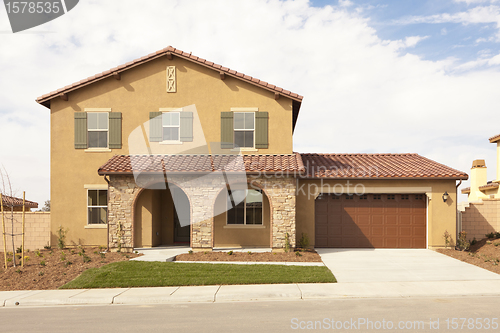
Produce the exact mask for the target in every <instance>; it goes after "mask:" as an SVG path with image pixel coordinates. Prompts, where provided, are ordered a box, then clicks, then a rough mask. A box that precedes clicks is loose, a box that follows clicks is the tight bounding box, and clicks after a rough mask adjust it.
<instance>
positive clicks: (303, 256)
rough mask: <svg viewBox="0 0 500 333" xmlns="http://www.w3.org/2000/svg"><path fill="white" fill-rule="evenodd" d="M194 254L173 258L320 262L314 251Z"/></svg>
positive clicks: (188, 259)
mask: <svg viewBox="0 0 500 333" xmlns="http://www.w3.org/2000/svg"><path fill="white" fill-rule="evenodd" d="M296 253H297V252H287V253H285V252H280V253H277V252H263V253H253V252H250V253H249V252H232V253H231V254H229V251H227V252H219V251H214V252H194V253H192V254H189V253H186V254H181V255H178V256H177V257H175V260H176V261H263V262H266V261H267V262H270V261H280V262H283V261H285V262H287V261H289V262H321V258H320V256H319V254H317V253H316V251H314V250H308V251H304V252H298V253H299V254H298V255H297V254H296Z"/></svg>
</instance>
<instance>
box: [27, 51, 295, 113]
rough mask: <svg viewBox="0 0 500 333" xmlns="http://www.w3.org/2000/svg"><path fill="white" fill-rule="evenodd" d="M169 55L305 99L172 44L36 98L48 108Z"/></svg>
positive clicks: (292, 96) (261, 86)
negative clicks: (64, 96)
mask: <svg viewBox="0 0 500 333" xmlns="http://www.w3.org/2000/svg"><path fill="white" fill-rule="evenodd" d="M167 55H173V56H176V57H179V58H183V59H186V60H189V61H192V62H194V63H196V64H199V65H201V66H205V67H208V68H210V69H213V70H215V71H218V72H220V73H224V74H225V75H228V76H232V77H235V78H237V79H240V80H243V81H246V82H248V83H250V84H253V85H255V86H258V87H260V88H263V89H266V90H269V91H272V92H275V93H279V94H280V95H283V96H286V97H289V98H291V99H293V100H296V101H298V102H301V101H302V99H303V97H302V96H301V95H299V94H296V93H293V92H291V91H288V90H285V89H283V88H280V87H277V86H275V85H273V84H270V83H267V82H265V81H261V80H259V79H257V78H254V77H251V76H249V75H245V74H243V73H240V72H237V71H235V70H232V69H229V68H227V67H223V66H221V65H218V64H215V63H213V62H211V61H208V60H205V59H202V58H200V57H197V56H195V55H192V54H191V53H187V52H183V51H181V50H179V49H176V48H174V47H172V46H168V47H166V48H164V49H163V50H159V51H156V52H154V53H151V54H148V55H147V56H144V57H142V58H139V59H135V60H133V61H130V62H127V63H126V64H123V65H120V66H118V67H115V68H111V69H110V70H107V71H104V72H102V73H99V74H96V75H94V76H90V77H88V78H86V79H83V80H81V81H79V82H75V83H73V84H70V85H68V86H66V87H64V88H60V89H57V90H55V91H52V92H50V93H48V94H45V95H42V96H40V97H38V98H37V99H36V101H37V103H40V104H42V105H43V106H45V107H47V108H50V103H49V101H50V100H51V99H52V98H54V97H57V96H59V95H61V94H66V93H68V92H71V91H73V90H76V89H79V88H81V87H83V86H86V85H88V84H91V83H93V82H96V81H99V80H102V79H105V78H107V77H110V76H113V75H115V74H116V73H120V72H123V71H125V70H127V69H130V68H132V67H135V66H138V65H141V64H144V63H146V62H148V61H151V60H153V59H156V58H159V57H163V56H167Z"/></svg>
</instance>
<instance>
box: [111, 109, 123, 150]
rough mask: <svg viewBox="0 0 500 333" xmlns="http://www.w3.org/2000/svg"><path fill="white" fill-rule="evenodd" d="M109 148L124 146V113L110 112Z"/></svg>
mask: <svg viewBox="0 0 500 333" xmlns="http://www.w3.org/2000/svg"><path fill="white" fill-rule="evenodd" d="M109 148H110V149H121V148H122V113H121V112H110V113H109Z"/></svg>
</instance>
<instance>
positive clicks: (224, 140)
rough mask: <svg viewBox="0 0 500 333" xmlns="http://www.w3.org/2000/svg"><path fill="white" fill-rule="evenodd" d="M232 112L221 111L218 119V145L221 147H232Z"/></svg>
mask: <svg viewBox="0 0 500 333" xmlns="http://www.w3.org/2000/svg"><path fill="white" fill-rule="evenodd" d="M233 128H234V124H233V112H221V119H220V147H221V148H222V149H230V148H233V147H234V145H233V142H234V129H233Z"/></svg>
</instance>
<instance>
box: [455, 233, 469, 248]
mask: <svg viewBox="0 0 500 333" xmlns="http://www.w3.org/2000/svg"><path fill="white" fill-rule="evenodd" d="M469 247H470V243H469V241H468V240H467V232H465V231H461V232H460V233H459V234H458V239H457V249H458V250H460V251H466V250H468V249H469Z"/></svg>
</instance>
